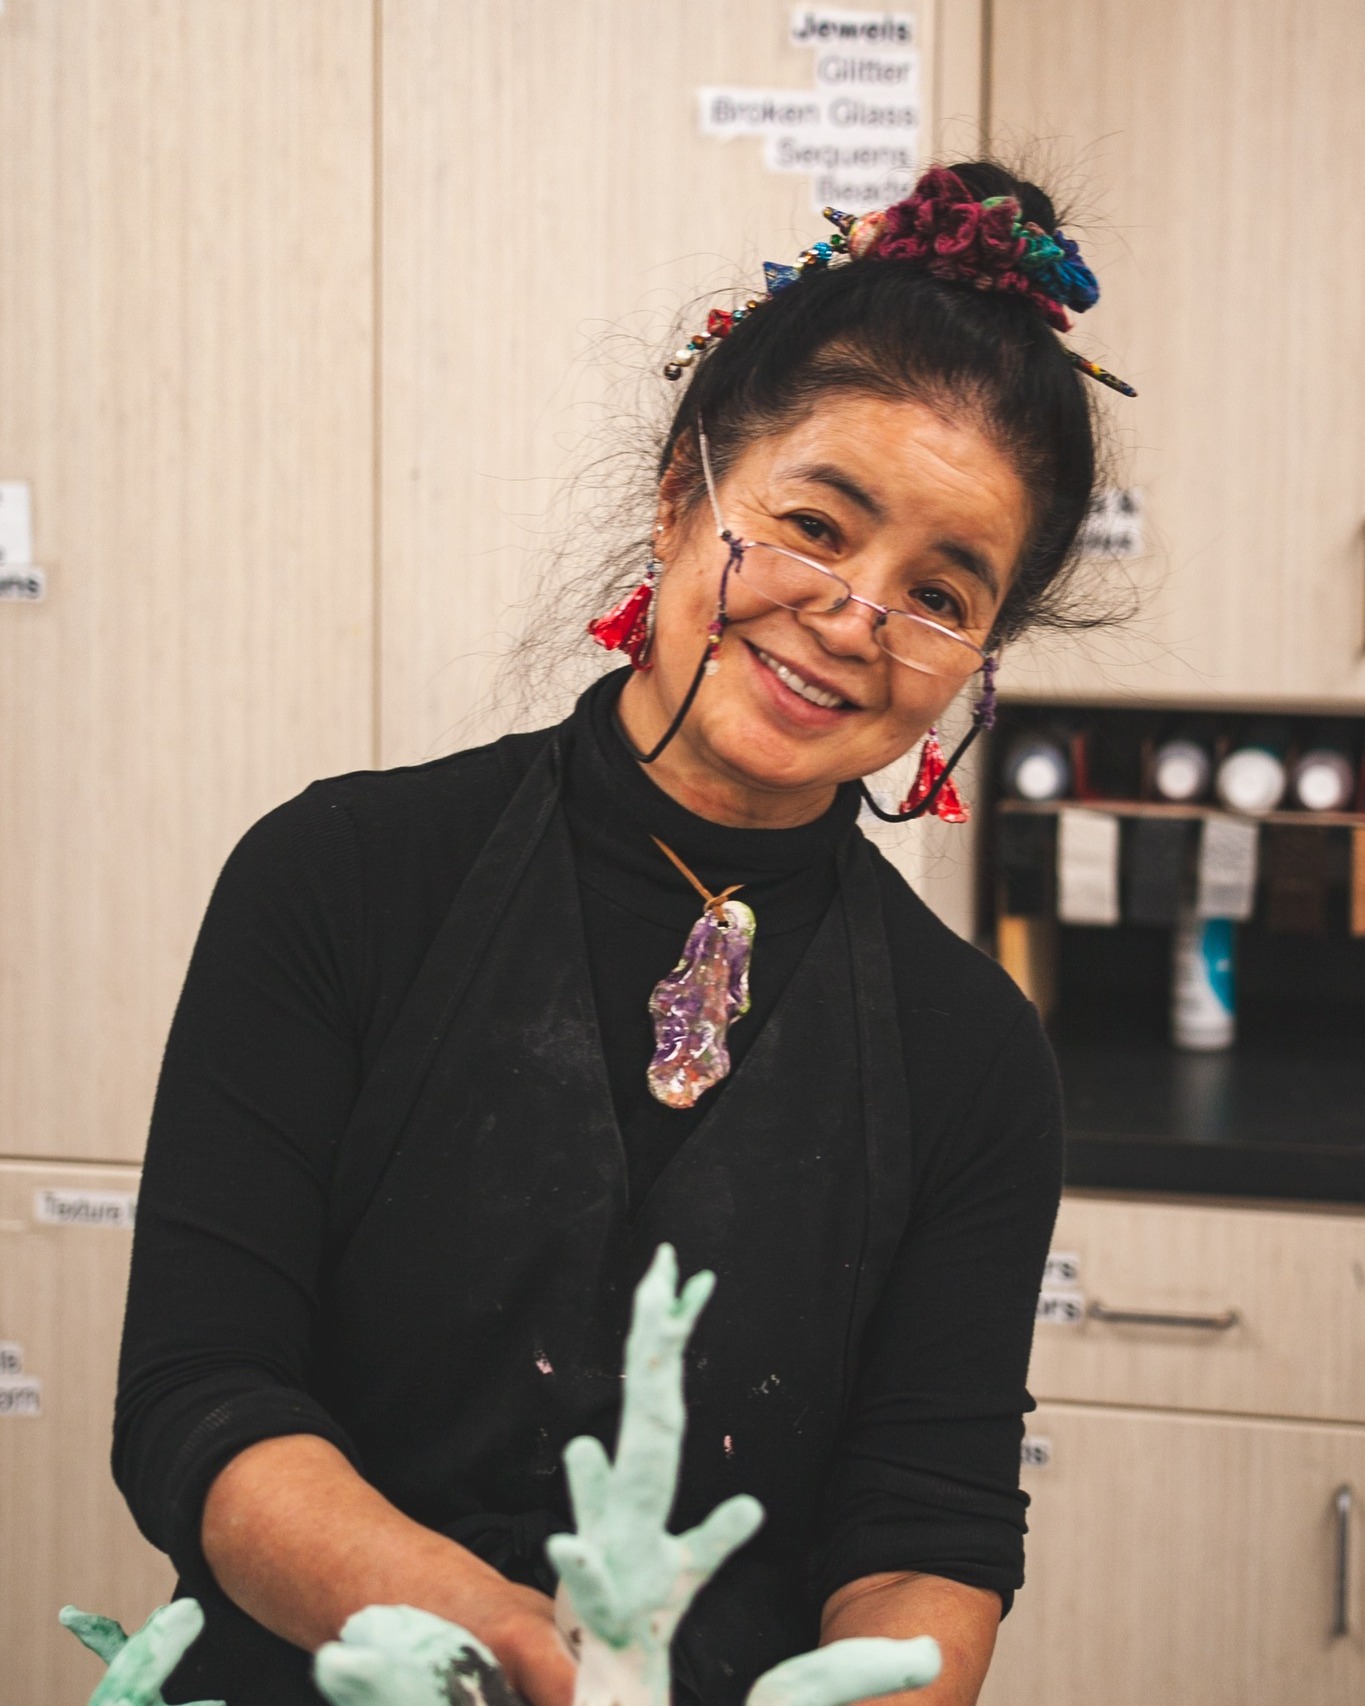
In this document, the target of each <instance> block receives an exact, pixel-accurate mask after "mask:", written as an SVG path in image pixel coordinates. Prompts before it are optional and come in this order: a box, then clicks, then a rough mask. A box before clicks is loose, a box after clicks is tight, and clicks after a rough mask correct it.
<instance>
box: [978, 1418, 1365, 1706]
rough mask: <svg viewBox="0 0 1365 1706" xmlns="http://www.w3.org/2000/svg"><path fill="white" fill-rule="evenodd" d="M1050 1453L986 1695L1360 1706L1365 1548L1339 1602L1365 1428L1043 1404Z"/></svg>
mask: <svg viewBox="0 0 1365 1706" xmlns="http://www.w3.org/2000/svg"><path fill="white" fill-rule="evenodd" d="M1029 1431H1030V1434H1031V1435H1035V1436H1038V1437H1042V1438H1046V1439H1047V1440H1048V1442H1049V1444H1050V1448H1051V1461H1050V1462H1049V1464H1048V1466H1047V1467H1046V1468H1038V1469H1028V1470H1025V1472H1024V1481H1025V1485H1026V1486H1027V1488H1028V1491H1029V1493H1030V1495H1031V1496H1032V1499H1033V1508H1032V1512H1031V1517H1030V1535H1029V1557H1028V1578H1029V1580H1028V1585H1027V1586H1026V1587H1025V1589H1024V1591H1023V1592H1022V1593H1021V1594H1020V1595H1019V1597H1018V1600H1017V1602H1016V1606H1015V1609H1014V1611H1013V1612H1012V1613H1011V1614H1010V1616H1009V1617H1008V1618H1007V1619H1006V1620H1005V1622H1004V1624H1003V1626H1002V1628H1001V1632H1000V1641H999V1645H998V1647H997V1649H996V1656H995V1660H994V1662H993V1664H992V1667H991V1672H990V1676H989V1678H988V1680H987V1683H986V1688H985V1691H984V1693H983V1695H982V1706H1099V1703H1100V1702H1103V1706H1151V1703H1152V1702H1153V1701H1161V1702H1163V1703H1169V1706H1285V1703H1286V1702H1289V1701H1293V1702H1295V1706H1357V1703H1358V1702H1359V1701H1360V1700H1361V1699H1362V1698H1365V1587H1362V1583H1365V1545H1362V1543H1361V1537H1360V1527H1361V1525H1360V1521H1359V1513H1358V1511H1357V1520H1356V1521H1355V1522H1354V1524H1353V1525H1352V1526H1351V1531H1350V1540H1349V1556H1348V1559H1347V1572H1348V1573H1347V1582H1348V1598H1347V1607H1346V1609H1347V1614H1348V1620H1349V1632H1348V1633H1346V1634H1341V1635H1334V1634H1333V1626H1334V1620H1335V1617H1336V1613H1337V1605H1336V1598H1337V1572H1338V1568H1339V1565H1338V1557H1337V1543H1338V1516H1337V1512H1336V1509H1335V1496H1336V1493H1337V1490H1338V1488H1340V1487H1342V1486H1350V1487H1353V1488H1354V1489H1355V1498H1356V1501H1357V1505H1358V1504H1359V1501H1360V1499H1361V1497H1362V1493H1365V1428H1360V1427H1329V1426H1316V1425H1314V1424H1312V1423H1304V1422H1294V1423H1283V1422H1266V1421H1254V1420H1248V1419H1241V1420H1237V1421H1232V1420H1228V1419H1226V1418H1222V1417H1210V1416H1198V1415H1178V1414H1174V1413H1162V1412H1150V1411H1132V1410H1121V1409H1112V1408H1103V1407H1099V1406H1091V1405H1067V1406H1063V1405H1053V1404H1044V1405H1042V1406H1040V1408H1039V1410H1038V1412H1037V1414H1036V1415H1034V1416H1033V1417H1031V1418H1030V1421H1029Z"/></svg>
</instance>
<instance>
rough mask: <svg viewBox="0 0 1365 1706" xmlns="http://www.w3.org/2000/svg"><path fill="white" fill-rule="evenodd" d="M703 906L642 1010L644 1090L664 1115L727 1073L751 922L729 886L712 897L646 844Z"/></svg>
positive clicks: (745, 998) (734, 886) (744, 1002)
mask: <svg viewBox="0 0 1365 1706" xmlns="http://www.w3.org/2000/svg"><path fill="white" fill-rule="evenodd" d="M650 840H651V841H653V843H654V845H655V846H656V847H657V848H658V849H659V851H660V852H661V853H663V854H664V856H665V857H666V858H668V859H670V860H671V861H672V863H673V864H674V865H675V866H676V867H677V869H678V870H679V871H681V872H682V874H683V876H685V877H686V878H687V880H688V882H689V883H691V885H692V887H693V888H694V889H696V891H697V893H698V894H699V895H700V896H701V898H702V900H703V901H705V903H706V904H705V906H704V908H703V909H702V915H701V917H700V918H699V919H698V920H697V922H696V923H695V924H694V925H693V926H692V928H691V930H690V931H689V932H688V936H687V944H686V946H685V947H684V948H683V952H682V958H681V959H680V960H679V961H678V963H677V965H676V966H674V968H673V970H672V971H671V972H670V973H669V974H668V976H667V977H665V978H661V979H660V980H659V982H658V983H656V984H655V985H654V993H653V994H652V995H651V996H650V998H649V1011H650V1015H651V1017H652V1018H653V1020H654V1054H653V1057H652V1059H651V1060H650V1063H649V1073H648V1078H649V1089H650V1094H651V1095H652V1096H653V1097H654V1099H655V1101H657V1102H662V1103H663V1104H664V1106H665V1107H669V1108H690V1107H693V1106H694V1105H695V1104H696V1102H697V1101H698V1100H699V1099H700V1098H701V1097H702V1096H703V1095H705V1093H706V1092H707V1091H708V1090H709V1089H710V1088H711V1087H712V1085H715V1084H719V1083H720V1081H721V1079H722V1078H724V1077H725V1076H726V1075H727V1074H728V1073H729V1071H730V1050H729V1046H728V1038H729V1033H730V1026H731V1024H732V1023H733V1022H734V1020H736V1019H742V1018H743V1017H744V1015H745V1014H746V1013H747V1012H748V1011H749V961H750V959H751V958H752V957H753V949H754V930H755V928H756V920H755V918H754V915H753V912H752V910H751V909H750V908H749V907H747V906H746V905H745V904H744V902H743V901H742V900H732V899H731V896H732V895H734V894H736V893H738V891H739V890H740V889H741V888H742V887H743V886H744V885H743V884H742V883H731V885H730V887H729V888H728V889H722V890H721V892H720V893H719V894H712V893H711V891H710V890H709V889H708V888H707V887H706V885H705V884H704V883H703V882H702V881H701V880H700V879H699V878H698V877H697V876H696V875H695V873H694V872H692V871H690V870H689V869H688V868H687V866H686V865H685V864H684V863H683V861H682V860H681V859H680V858H679V857H678V855H677V854H676V853H675V852H674V851H673V849H672V848H671V847H669V846H668V845H667V844H666V843H665V842H662V841H660V840H659V838H658V836H657V835H653V836H651V837H650Z"/></svg>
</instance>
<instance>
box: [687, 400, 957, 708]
mask: <svg viewBox="0 0 1365 1706" xmlns="http://www.w3.org/2000/svg"><path fill="white" fill-rule="evenodd" d="M697 441H698V444H699V446H700V449H701V465H702V473H703V475H704V477H705V480H706V493H707V496H708V497H709V498H710V500H711V513H712V514H713V515H714V516H715V519H716V530H717V532H718V533H719V534H720V536H721V538H722V539H724V540H725V541H726V543H727V544H728V545H729V546H730V549H731V554H732V565H733V573H734V574H735V575H736V576H737V577H738V579H739V581H740V583H741V584H742V585H743V586H746V587H748V588H749V590H750V591H751V592H755V593H757V594H758V595H759V597H761V598H765V599H767V600H768V602H769V603H770V604H776V605H780V606H781V607H782V609H784V610H794V611H796V612H797V613H798V614H800V615H806V616H834V615H837V614H838V612H839V611H841V610H843V609H845V608H846V607H847V606H848V605H850V604H861V605H862V606H863V607H864V608H865V609H867V610H871V611H873V612H874V613H875V615H876V620H875V622H874V623H873V625H872V632H873V635H874V636H875V638H876V641H877V644H878V645H879V646H880V647H881V648H882V650H883V651H884V652H885V653H886V654H887V655H888V657H891V658H894V659H895V661H896V662H897V663H901V664H904V665H905V666H906V667H907V668H908V669H916V670H919V671H920V672H921V673H922V674H924V675H935V676H940V677H944V678H946V679H948V680H953V681H965V680H966V679H967V677H968V676H970V675H973V674H975V672H976V671H977V670H979V669H980V668H981V667H982V665H983V664H984V663H985V661H986V653H985V651H984V650H983V649H982V648H981V647H980V646H978V645H977V644H976V643H975V641H973V640H969V639H967V638H966V637H965V636H964V635H962V634H956V633H954V632H953V630H952V629H951V628H946V627H944V626H943V624H942V623H939V622H935V621H933V620H932V618H930V617H928V616H917V615H915V613H914V612H913V611H910V610H893V609H890V608H889V607H888V606H887V605H885V604H878V603H877V602H876V601H875V600H874V599H871V598H864V597H863V596H862V594H861V593H857V592H854V590H853V588H852V587H851V586H850V585H849V584H848V582H847V581H846V580H845V579H844V577H843V576H842V575H839V574H836V573H835V572H834V571H833V569H827V568H825V567H824V565H823V564H821V563H817V562H814V561H812V559H811V558H809V557H803V556H802V555H801V554H800V552H798V551H789V550H788V549H787V548H786V547H785V546H783V545H769V544H766V543H765V542H764V541H762V540H760V539H741V538H739V537H738V535H736V534H735V533H734V532H733V531H732V530H731V529H730V528H728V527H727V526H726V525H725V519H724V517H723V516H722V515H721V512H720V500H719V498H718V497H717V495H716V485H715V480H714V478H713V477H712V473H711V454H710V446H709V445H708V443H707V439H706V432H705V429H704V428H703V427H702V426H701V424H700V423H698V426H697Z"/></svg>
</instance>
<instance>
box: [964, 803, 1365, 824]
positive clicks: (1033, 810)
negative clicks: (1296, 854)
mask: <svg viewBox="0 0 1365 1706" xmlns="http://www.w3.org/2000/svg"><path fill="white" fill-rule="evenodd" d="M1068 809H1071V810H1075V811H1095V812H1110V813H1112V815H1113V816H1115V817H1165V818H1185V819H1189V820H1190V821H1195V820H1202V819H1204V818H1209V817H1236V818H1240V819H1241V821H1242V822H1244V823H1270V824H1284V823H1288V824H1301V825H1304V826H1306V827H1308V828H1312V829H1365V812H1309V811H1275V812H1260V813H1257V814H1256V815H1254V816H1253V815H1251V814H1248V813H1241V812H1230V811H1226V810H1224V808H1223V807H1222V806H1205V805H1191V806H1184V805H1176V804H1173V803H1172V802H1171V801H1168V800H997V801H996V810H997V811H999V812H1004V813H1007V814H1019V815H1023V816H1029V817H1055V816H1056V815H1057V813H1058V812H1061V811H1066V810H1068Z"/></svg>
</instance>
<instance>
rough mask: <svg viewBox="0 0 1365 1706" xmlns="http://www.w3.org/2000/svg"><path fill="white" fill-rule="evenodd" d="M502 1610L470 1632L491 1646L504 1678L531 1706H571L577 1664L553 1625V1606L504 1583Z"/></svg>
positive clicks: (544, 1596) (532, 1591)
mask: <svg viewBox="0 0 1365 1706" xmlns="http://www.w3.org/2000/svg"><path fill="white" fill-rule="evenodd" d="M506 1587H507V1596H506V1603H505V1606H504V1607H503V1608H502V1609H501V1610H499V1609H498V1608H497V1607H496V1605H495V1606H494V1607H493V1608H492V1616H491V1619H490V1621H489V1623H488V1624H487V1626H486V1628H484V1629H482V1630H471V1632H472V1633H474V1634H477V1635H478V1636H479V1638H480V1640H482V1641H483V1642H484V1644H485V1645H486V1646H488V1647H489V1648H491V1650H492V1652H493V1654H494V1656H495V1657H496V1658H497V1661H498V1663H499V1664H500V1665H501V1666H502V1668H503V1671H504V1672H505V1673H506V1676H507V1680H508V1682H509V1683H511V1685H512V1687H513V1688H514V1689H515V1690H516V1691H517V1693H518V1694H520V1695H522V1696H523V1697H524V1698H525V1699H526V1700H529V1701H530V1703H531V1706H572V1702H573V1694H574V1679H575V1677H576V1675H577V1672H578V1666H577V1665H576V1664H575V1663H574V1660H573V1655H572V1654H571V1653H570V1651H569V1646H568V1643H567V1642H566V1641H565V1639H564V1637H563V1636H562V1635H561V1634H560V1632H559V1630H558V1628H557V1627H556V1625H555V1602H554V1601H553V1600H552V1599H551V1598H550V1597H549V1595H548V1594H543V1593H537V1592H536V1590H535V1589H534V1588H524V1587H519V1586H518V1585H517V1584H516V1583H515V1582H508V1583H507V1584H506Z"/></svg>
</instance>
